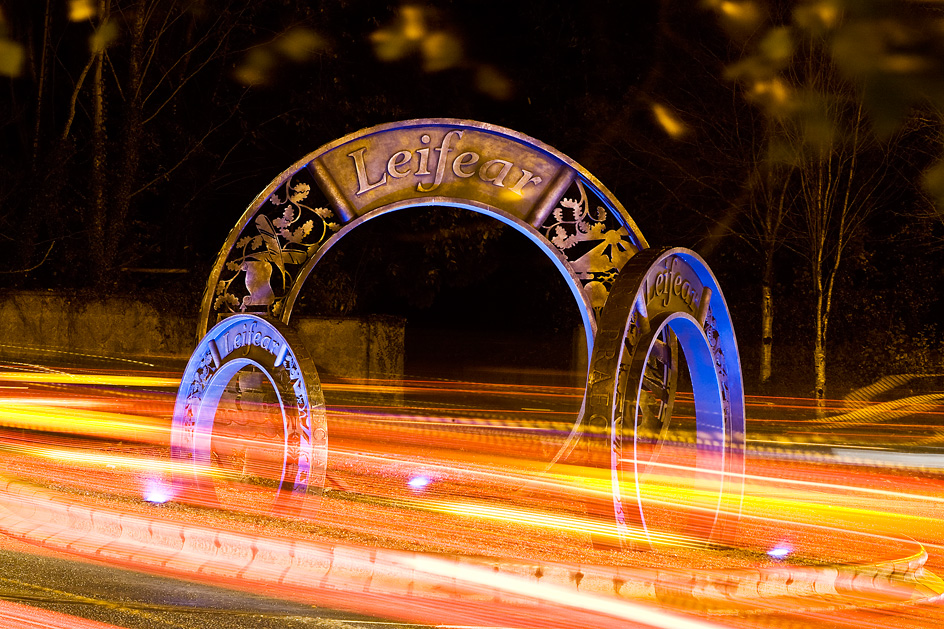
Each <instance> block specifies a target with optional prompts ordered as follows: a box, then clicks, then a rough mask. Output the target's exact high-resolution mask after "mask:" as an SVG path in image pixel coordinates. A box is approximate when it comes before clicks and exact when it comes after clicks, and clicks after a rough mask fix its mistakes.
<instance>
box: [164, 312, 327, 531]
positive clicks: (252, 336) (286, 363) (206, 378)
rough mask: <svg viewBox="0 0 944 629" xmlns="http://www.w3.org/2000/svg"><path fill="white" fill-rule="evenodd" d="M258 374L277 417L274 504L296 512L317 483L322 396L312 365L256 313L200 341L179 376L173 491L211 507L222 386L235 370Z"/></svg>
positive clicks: (323, 455)
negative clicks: (279, 453) (279, 423)
mask: <svg viewBox="0 0 944 629" xmlns="http://www.w3.org/2000/svg"><path fill="white" fill-rule="evenodd" d="M247 368H254V369H256V370H258V371H259V372H261V373H262V374H263V376H264V377H265V379H266V380H267V381H268V383H269V385H270V386H271V387H272V389H273V390H274V391H275V394H276V396H277V399H278V408H279V415H280V416H281V421H282V439H283V443H282V444H281V445H282V448H281V449H282V463H281V468H280V469H279V470H278V471H277V474H278V478H275V479H273V480H275V481H276V485H277V487H278V489H277V491H276V499H275V504H274V509H275V510H277V512H279V513H293V512H298V510H299V509H301V508H302V507H303V506H304V503H305V499H307V498H308V497H310V496H312V495H313V494H317V495H320V492H321V490H322V489H323V487H324V477H325V469H326V466H327V456H328V437H327V434H328V433H327V425H326V418H325V407H324V395H323V394H322V391H321V383H320V381H319V380H318V374H317V371H316V370H315V367H314V363H313V362H312V361H311V358H310V357H309V356H308V353H307V351H306V350H305V348H304V346H303V345H302V344H301V343H300V342H298V340H297V338H296V336H295V335H294V334H293V333H292V331H291V330H289V329H288V328H287V327H286V326H285V325H284V324H282V323H281V322H279V321H276V320H272V319H267V318H263V317H260V316H257V315H250V314H238V315H233V316H231V317H227V318H226V319H224V320H223V321H221V322H220V323H218V324H217V325H215V326H214V327H213V329H211V330H210V331H209V332H208V333H207V334H206V335H204V337H203V338H202V339H201V341H200V343H199V345H198V346H197V348H196V349H195V350H194V352H193V354H192V356H191V358H190V361H189V362H188V364H187V367H186V369H185V371H184V375H183V377H182V379H181V384H180V388H179V390H178V392H177V401H176V404H175V406H174V417H173V420H172V426H171V457H172V459H173V460H174V462H175V463H177V466H176V467H175V469H176V470H177V472H176V477H175V492H176V493H177V494H178V495H180V496H182V497H184V498H185V499H186V497H188V496H189V497H191V498H194V499H198V500H200V501H202V502H204V503H206V502H209V503H210V504H213V503H214V502H215V501H216V491H215V488H214V484H213V478H214V476H215V475H216V471H215V470H214V469H213V465H212V449H213V446H212V440H213V428H214V422H215V417H216V411H217V408H218V406H219V403H220V398H221V397H222V395H223V392H224V390H225V389H226V386H227V384H228V383H229V382H230V381H231V380H232V379H233V378H234V377H235V376H236V374H237V373H238V372H239V371H240V370H243V369H247Z"/></svg>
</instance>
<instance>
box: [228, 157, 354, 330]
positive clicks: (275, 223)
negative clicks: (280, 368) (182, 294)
mask: <svg viewBox="0 0 944 629" xmlns="http://www.w3.org/2000/svg"><path fill="white" fill-rule="evenodd" d="M305 172H306V171H304V170H303V171H299V172H298V173H296V174H295V176H293V177H290V178H289V179H288V180H287V181H286V182H285V185H284V186H283V187H282V190H283V194H282V196H280V195H279V193H278V192H274V193H273V194H272V195H271V196H270V197H269V199H268V202H269V204H270V205H272V206H275V207H274V208H269V207H266V206H263V207H262V208H260V209H259V212H258V213H256V215H255V219H254V220H253V221H252V222H251V223H249V224H247V225H246V226H245V227H244V228H243V231H242V233H241V234H240V238H239V239H238V240H237V241H236V245H235V246H234V247H233V249H232V251H231V252H230V258H229V259H228V260H227V261H226V267H225V271H224V276H223V277H221V278H220V280H219V282H218V283H217V285H216V290H215V296H214V300H213V308H214V310H216V311H217V312H236V311H237V310H238V311H240V312H247V311H249V312H267V313H269V314H272V315H275V316H278V315H279V314H280V312H281V309H282V303H283V300H284V297H285V294H286V293H287V292H288V290H289V289H290V288H291V286H292V285H293V284H294V282H295V280H296V274H297V272H298V270H299V269H301V267H302V265H304V264H305V262H307V261H308V259H309V258H310V257H311V256H312V255H314V254H315V252H316V251H318V249H319V248H321V245H322V244H324V242H325V240H327V239H328V238H329V237H330V236H331V234H333V233H334V232H336V231H338V230H339V229H340V228H341V226H340V224H339V223H338V222H337V220H336V217H335V215H334V212H333V211H332V210H330V209H329V208H327V207H313V206H311V205H308V204H306V203H304V201H306V200H308V196H309V195H310V194H311V192H312V190H313V189H314V190H317V188H315V187H314V186H313V183H312V182H309V181H298V180H299V179H301V178H302V177H303V176H304V175H303V173H305ZM225 272H229V275H228V276H226V273H225ZM273 274H275V275H276V280H277V284H276V286H275V287H273V281H272V279H273V278H272V276H273ZM239 279H242V285H240V282H237V280H239ZM276 291H278V292H276Z"/></svg>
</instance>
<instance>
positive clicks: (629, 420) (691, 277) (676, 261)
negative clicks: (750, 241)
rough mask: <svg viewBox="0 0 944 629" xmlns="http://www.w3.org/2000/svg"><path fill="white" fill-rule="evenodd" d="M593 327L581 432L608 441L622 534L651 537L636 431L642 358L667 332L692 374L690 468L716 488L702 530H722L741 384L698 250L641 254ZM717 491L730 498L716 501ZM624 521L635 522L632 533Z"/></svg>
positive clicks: (731, 489) (738, 462)
mask: <svg viewBox="0 0 944 629" xmlns="http://www.w3.org/2000/svg"><path fill="white" fill-rule="evenodd" d="M598 326H599V327H598V332H597V339H596V343H595V345H594V349H593V353H592V354H591V358H590V376H589V378H588V381H587V391H586V399H587V405H586V411H585V415H586V417H587V418H588V419H587V421H586V422H585V425H586V427H587V429H588V431H589V432H588V434H586V437H587V438H588V440H589V441H590V442H591V444H593V443H596V445H597V446H598V448H599V446H602V445H603V443H606V444H607V446H608V450H609V457H608V458H609V465H610V470H611V482H612V488H613V492H612V493H613V507H614V512H615V515H616V522H617V528H618V532H619V534H620V537H621V538H622V539H623V540H626V541H628V540H634V539H635V540H640V539H644V540H649V539H650V534H649V529H648V527H647V523H646V518H645V509H644V505H643V500H642V498H643V496H642V495H641V494H640V476H641V470H640V469H639V467H640V461H639V457H638V456H637V452H636V437H637V435H638V433H639V425H638V422H639V417H640V415H641V409H640V408H639V404H640V391H641V389H642V385H643V377H644V375H645V369H646V364H647V362H648V361H649V358H650V355H651V353H652V352H653V348H654V347H655V346H656V345H657V339H659V338H660V336H661V337H663V338H667V337H668V335H667V332H671V335H672V338H673V341H674V339H677V342H678V346H679V349H681V350H682V352H683V353H684V354H685V357H686V359H687V363H688V366H689V373H690V375H691V380H692V388H693V393H694V398H695V410H696V427H697V462H696V467H697V471H698V473H699V475H701V476H702V477H709V478H713V480H714V486H715V488H716V491H717V495H718V502H717V503H716V504H715V505H714V506H713V508H712V513H711V514H710V515H709V516H708V520H709V523H708V526H707V529H708V530H709V532H708V536H709V537H711V538H718V537H721V536H726V535H727V531H726V530H725V525H727V524H729V523H730V522H732V521H733V520H736V517H737V515H738V513H739V511H740V500H741V494H742V490H743V473H744V390H743V385H742V382H741V369H740V359H739V355H738V349H737V341H736V339H735V337H734V330H733V326H732V324H731V318H730V314H729V312H728V308H727V304H726V303H725V301H724V297H723V295H722V294H721V290H720V287H719V286H718V283H717V280H716V279H715V277H714V275H713V274H712V273H711V271H710V270H709V269H708V266H707V265H706V264H705V262H704V261H703V260H702V259H701V258H700V257H699V256H698V254H696V253H694V252H693V251H689V250H687V249H682V248H667V249H661V250H653V249H647V250H644V251H641V252H639V253H638V254H637V255H636V256H635V257H633V258H632V260H630V261H629V263H627V265H626V266H625V267H624V268H623V270H622V272H621V273H620V275H619V277H618V278H617V280H616V282H615V283H614V285H613V288H612V290H611V292H610V297H609V299H608V301H607V303H606V305H605V306H604V308H603V310H602V312H601V314H600V318H599V323H598ZM673 344H674V343H673ZM674 351H677V350H674ZM673 360H674V359H673ZM665 384H666V386H669V387H672V388H674V385H675V383H674V382H670V383H665ZM604 427H605V428H604ZM594 428H596V429H602V430H600V432H601V433H602V438H601V435H597V434H593V432H592V431H593V430H594ZM628 428H630V429H631V431H629V430H627V429H628ZM627 433H628V434H632V435H633V452H632V455H631V456H629V455H628V454H627V453H626V452H625V446H624V443H623V439H624V437H623V436H624V434H627ZM628 476H632V484H633V494H634V495H635V498H636V500H635V502H636V503H637V508H635V509H632V510H630V511H629V512H628V513H627V511H626V510H625V509H624V506H623V504H622V495H623V488H624V487H623V485H624V483H625V482H628V481H627V479H625V478H624V477H628ZM723 496H727V498H728V499H727V500H724V501H722V497H723ZM728 515H730V516H731V517H726V516H728ZM630 524H636V525H638V529H639V530H638V532H637V533H634V532H633V531H631V530H630Z"/></svg>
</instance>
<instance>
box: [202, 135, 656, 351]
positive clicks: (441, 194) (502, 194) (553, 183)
mask: <svg viewBox="0 0 944 629" xmlns="http://www.w3.org/2000/svg"><path fill="white" fill-rule="evenodd" d="M421 205H445V206H453V207H462V208H466V209H469V210H472V211H476V212H482V213H485V214H488V215H490V216H493V217H495V218H497V219H498V220H500V221H502V222H504V223H506V224H508V225H510V226H512V227H514V228H515V229H517V230H518V231H520V232H521V233H523V234H524V235H525V236H527V237H528V238H529V239H531V240H532V241H533V242H535V243H536V244H537V245H538V246H539V247H540V248H541V249H542V251H544V253H545V254H546V255H547V256H548V257H549V258H550V259H551V260H552V262H553V263H554V264H555V266H557V268H558V269H559V270H560V271H561V273H562V274H563V275H564V277H565V279H566V280H567V281H568V283H569V284H570V285H571V290H572V292H573V294H574V296H575V298H576V299H577V302H578V304H579V305H580V306H581V315H582V317H583V320H584V327H585V329H586V331H587V345H588V347H592V345H593V332H594V330H595V329H596V321H595V316H594V312H593V310H594V309H595V308H596V309H599V308H600V307H601V306H602V304H603V302H604V301H605V300H606V295H607V293H608V291H609V287H610V286H611V285H612V283H613V281H614V279H615V277H616V274H617V273H618V272H619V270H620V268H621V267H622V265H623V264H625V262H626V261H627V260H628V259H629V258H630V257H632V255H633V254H634V253H635V252H636V251H639V250H640V249H644V248H646V247H647V246H648V245H647V244H646V241H645V238H643V236H642V233H641V232H640V231H639V229H638V228H637V227H636V224H635V222H634V221H633V219H632V217H630V215H629V213H628V212H627V211H626V210H625V209H624V208H623V206H622V205H621V204H620V203H619V201H617V200H616V199H615V198H614V197H613V195H612V194H610V193H609V191H608V190H607V189H606V188H605V187H604V186H603V185H602V184H601V183H600V182H599V181H597V180H596V178H594V177H593V176H592V175H591V174H590V173H589V172H587V171H586V170H585V169H583V168H582V167H581V166H580V165H579V164H577V163H576V162H574V161H573V160H571V159H570V158H568V157H567V156H565V155H563V154H561V153H559V152H558V151H556V150H554V149H553V148H551V147H549V146H547V145H545V144H543V143H541V142H539V141H537V140H534V139H533V138H530V137H528V136H526V135H523V134H521V133H518V132H516V131H512V130H510V129H505V128H502V127H498V126H495V125H489V124H484V123H480V122H473V121H469V120H453V119H424V120H410V121H405V122H398V123H394V124H386V125H379V126H376V127H371V128H369V129H364V130H361V131H358V132H356V133H353V134H351V135H348V136H346V137H344V138H341V139H339V140H337V141H335V142H332V143H330V144H327V145H325V146H323V147H321V148H319V149H317V150H316V151H314V152H312V153H310V154H308V155H306V156H305V157H304V158H302V159H301V160H299V161H298V162H296V163H295V164H293V165H292V166H291V167H289V168H288V169H287V170H285V171H284V172H283V173H282V174H281V175H279V176H278V177H276V179H274V180H273V181H272V182H271V183H270V184H269V185H268V186H267V187H266V189H265V190H263V192H262V193H260V194H259V195H258V196H257V197H256V199H255V200H254V201H253V202H252V204H250V206H249V208H248V209H247V210H246V212H245V213H244V214H243V216H242V218H240V220H239V222H238V223H237V224H236V226H235V227H234V228H233V230H232V231H231V232H230V234H229V236H228V237H227V239H226V242H225V244H224V245H223V248H222V250H221V251H220V253H219V255H218V257H217V259H216V262H215V264H214V266H213V269H212V271H211V273H210V278H209V281H208V283H207V288H206V291H205V292H204V295H203V301H202V305H201V311H200V320H199V323H198V327H197V336H198V337H202V336H203V334H204V333H205V332H206V329H207V327H208V326H209V325H211V324H212V323H213V322H215V320H217V318H218V317H220V316H225V315H226V314H227V313H231V312H260V313H266V314H270V315H273V316H277V317H279V318H280V319H281V320H282V321H283V322H285V323H288V322H289V320H290V317H291V313H292V308H293V306H294V302H295V299H296V298H297V296H298V293H299V290H300V289H301V287H302V285H303V284H304V283H305V279H306V278H307V277H308V274H309V273H311V272H312V270H313V268H314V267H315V265H316V264H317V263H318V261H319V260H320V259H321V256H322V255H323V253H324V252H325V251H327V250H328V249H329V248H330V247H331V246H332V245H334V244H335V243H336V242H337V241H338V240H339V239H340V238H342V237H343V236H344V235H345V234H347V233H349V232H350V230H351V228H353V227H354V226H356V225H358V224H360V223H362V222H364V221H366V220H369V219H370V218H373V217H375V216H379V215H381V214H383V213H385V212H388V211H392V210H395V209H403V208H406V207H415V206H421Z"/></svg>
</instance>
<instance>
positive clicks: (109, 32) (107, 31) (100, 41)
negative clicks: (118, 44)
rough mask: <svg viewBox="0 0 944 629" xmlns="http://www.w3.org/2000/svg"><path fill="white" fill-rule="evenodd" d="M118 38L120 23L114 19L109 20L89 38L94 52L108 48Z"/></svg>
mask: <svg viewBox="0 0 944 629" xmlns="http://www.w3.org/2000/svg"><path fill="white" fill-rule="evenodd" d="M117 38H118V25H117V24H115V23H114V22H112V21H110V20H109V21H107V22H105V23H104V24H102V25H101V26H99V27H98V28H97V29H95V32H94V33H92V36H91V37H90V38H89V47H90V48H91V49H92V52H93V53H97V52H101V51H103V50H105V49H106V48H108V46H110V45H111V43H112V42H113V41H115V39H117Z"/></svg>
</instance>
